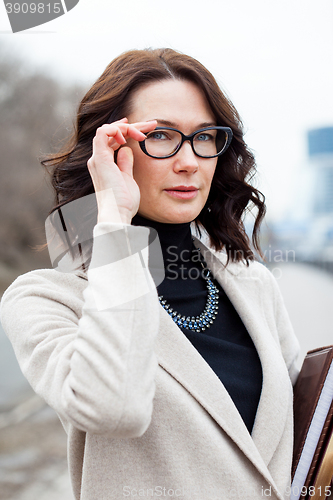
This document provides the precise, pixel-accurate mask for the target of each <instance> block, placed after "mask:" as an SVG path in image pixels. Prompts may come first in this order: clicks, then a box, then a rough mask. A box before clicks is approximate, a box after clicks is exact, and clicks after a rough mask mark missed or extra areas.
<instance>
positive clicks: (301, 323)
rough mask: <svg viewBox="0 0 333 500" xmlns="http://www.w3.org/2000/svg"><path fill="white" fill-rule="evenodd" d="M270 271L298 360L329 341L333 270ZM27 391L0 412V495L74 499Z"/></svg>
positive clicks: (43, 416) (61, 448)
mask: <svg viewBox="0 0 333 500" xmlns="http://www.w3.org/2000/svg"><path fill="white" fill-rule="evenodd" d="M273 273H274V275H275V276H276V277H277V279H278V282H279V285H280V288H281V290H282V293H283V296H284V298H285V302H286V306H287V308H288V311H289V314H290V317H291V319H292V322H293V325H294V328H295V331H296V333H297V335H298V337H299V340H300V343H301V347H302V353H301V356H300V360H299V364H300V363H301V360H302V358H303V357H304V354H305V353H306V351H307V350H309V349H311V348H314V347H318V346H321V345H328V344H333V301H332V299H333V275H328V274H325V273H324V272H321V271H318V270H317V269H315V268H311V267H307V266H303V265H295V264H290V265H284V266H282V267H281V266H279V268H278V267H276V268H275V269H273ZM3 345H5V344H3ZM3 353H4V351H3ZM3 366H4V365H3ZM9 369H10V370H13V372H11V375H10V377H11V376H14V374H15V377H16V378H15V383H14V384H13V391H17V390H21V388H20V384H19V379H20V376H21V375H20V373H19V371H17V367H13V366H11V367H10V368H8V370H9ZM2 376H5V374H2ZM10 377H9V376H8V375H7V377H6V380H7V381H8V379H9V378H10ZM22 383H23V386H24V382H22ZM0 389H1V386H0ZM26 395H27V396H30V399H29V401H28V402H27V403H24V404H23V405H21V406H20V407H19V408H18V409H16V410H14V411H12V412H10V413H8V412H7V413H2V414H1V413H0V500H73V495H72V493H71V487H70V484H69V478H68V473H67V466H66V436H65V433H64V431H63V429H62V427H61V424H60V422H59V421H58V419H57V417H56V416H55V414H54V413H53V411H52V410H51V409H49V408H46V407H45V405H44V404H43V403H42V402H41V401H40V400H39V399H38V398H37V397H35V398H32V399H31V392H29V391H28V392H27V393H26ZM0 402H1V397H0ZM4 403H5V402H4ZM110 500H111V499H110Z"/></svg>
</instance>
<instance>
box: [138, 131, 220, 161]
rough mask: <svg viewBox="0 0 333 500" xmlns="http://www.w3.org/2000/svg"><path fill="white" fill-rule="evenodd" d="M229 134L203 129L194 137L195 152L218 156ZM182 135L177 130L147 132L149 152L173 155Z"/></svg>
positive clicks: (146, 141)
mask: <svg viewBox="0 0 333 500" xmlns="http://www.w3.org/2000/svg"><path fill="white" fill-rule="evenodd" d="M227 139H228V136H227V133H226V132H225V131H224V130H219V129H207V130H201V131H200V132H198V133H197V134H196V135H195V136H194V137H193V149H194V152H195V153H196V154H198V155H200V156H206V157H211V156H216V155H217V154H218V153H220V152H221V151H222V150H223V148H224V147H225V145H226V142H227ZM181 140H182V136H181V134H180V133H179V132H177V131H175V130H153V131H152V132H150V133H149V134H147V139H146V140H145V146H146V150H147V153H148V154H150V155H152V156H155V157H159V156H169V155H172V153H174V152H175V151H176V150H177V149H178V148H179V145H180V143H181Z"/></svg>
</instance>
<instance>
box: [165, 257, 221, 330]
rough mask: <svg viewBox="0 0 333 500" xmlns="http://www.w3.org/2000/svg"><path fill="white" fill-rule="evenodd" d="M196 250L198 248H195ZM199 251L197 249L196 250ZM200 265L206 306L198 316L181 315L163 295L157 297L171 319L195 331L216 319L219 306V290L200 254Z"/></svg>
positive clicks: (208, 326)
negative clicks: (204, 287) (204, 282)
mask: <svg viewBox="0 0 333 500" xmlns="http://www.w3.org/2000/svg"><path fill="white" fill-rule="evenodd" d="M197 250H198V249H197ZM198 253H199V250H198ZM200 262H201V266H202V267H203V269H204V272H203V278H204V280H205V281H206V286H207V293H208V296H207V301H206V306H205V308H204V310H203V312H202V313H201V314H199V316H192V317H189V316H182V315H181V314H180V313H178V312H177V311H175V310H174V309H173V308H172V307H171V306H170V304H168V302H167V300H166V299H164V298H163V295H160V296H159V297H158V300H159V301H160V304H161V306H162V307H163V309H165V310H166V312H167V313H168V314H169V316H171V318H172V319H173V321H174V322H175V323H176V324H177V325H178V326H180V327H182V328H185V329H186V330H191V331H195V332H198V333H200V332H204V331H205V330H206V329H207V328H210V326H211V325H212V324H213V323H214V320H215V319H216V315H217V313H218V307H219V305H218V304H219V290H218V288H217V287H216V285H215V284H214V283H213V282H212V280H211V278H210V270H209V269H208V268H207V264H206V262H205V261H204V260H203V258H202V256H201V260H200Z"/></svg>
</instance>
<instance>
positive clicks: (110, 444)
mask: <svg viewBox="0 0 333 500" xmlns="http://www.w3.org/2000/svg"><path fill="white" fill-rule="evenodd" d="M115 229H119V227H117V226H113V225H108V224H99V225H98V226H96V227H95V240H94V241H95V243H94V252H93V258H92V265H91V268H90V270H89V271H88V281H89V286H87V285H88V281H87V276H86V275H85V274H84V273H77V274H64V273H60V272H57V271H55V270H38V271H33V272H31V273H28V274H26V275H24V276H21V277H20V278H18V279H17V280H16V281H15V282H14V283H13V284H12V285H11V287H10V288H9V289H8V290H7V291H6V293H5V295H4V297H3V300H2V304H1V306H2V308H1V314H2V316H1V320H2V323H3V327H4V329H5V331H6V332H7V334H8V336H9V338H10V339H11V341H12V343H13V346H14V349H15V352H16V355H17V358H18V360H19V362H20V365H21V368H22V371H23V373H24V374H25V375H26V377H27V378H28V380H29V381H30V383H31V385H32V387H33V388H34V390H35V391H36V392H37V393H38V394H40V395H41V396H42V397H43V398H45V400H46V401H47V402H48V404H49V405H50V406H52V407H53V408H54V409H55V410H56V412H57V413H58V415H59V417H60V418H61V420H62V422H63V424H64V426H65V429H66V431H67V433H68V440H69V448H68V453H69V468H70V474H71V479H72V484H73V488H74V492H75V498H76V499H81V500H110V499H116V500H119V499H121V498H125V497H129V498H133V497H134V498H135V497H143V498H155V497H162V498H170V497H175V498H177V497H178V498H185V499H187V500H189V499H198V500H214V499H216V500H226V499H233V498H236V499H242V500H247V499H258V498H265V497H268V498H271V499H277V498H278V499H280V500H282V499H285V498H288V497H289V495H288V487H289V486H290V466H291V456H292V433H293V430H292V384H291V381H292V382H294V381H295V379H296V377H297V372H296V369H295V365H294V362H295V357H296V355H297V353H298V343H297V341H296V339H295V337H294V334H293V332H292V328H291V325H290V322H289V319H288V316H287V313H286V311H285V307H284V305H283V301H282V298H281V296H280V292H279V290H278V287H277V285H276V282H275V280H274V278H273V276H272V275H271V273H270V272H269V271H268V270H267V269H266V268H265V267H264V266H262V265H261V264H259V263H251V264H250V266H249V267H247V266H246V265H245V264H242V263H237V264H236V263H232V264H229V265H228V266H225V265H224V264H225V260H226V259H225V254H224V253H222V252H221V253H214V252H211V251H210V250H208V249H207V248H206V247H205V246H204V245H203V244H202V243H200V242H199V241H196V245H197V246H200V248H201V250H202V252H203V253H204V257H205V260H206V262H207V264H208V266H209V268H210V269H211V270H212V272H213V274H214V275H215V277H216V279H217V280H218V281H219V282H220V284H221V286H222V287H223V288H224V290H225V292H226V293H227V295H228V296H229V298H230V300H231V302H232V303H233V304H234V306H235V308H236V310H237V311H238V313H239V315H240V317H241V318H242V320H243V322H244V324H245V326H246V328H247V330H248V332H249V334H250V335H251V337H252V340H253V342H254V344H255V346H256V348H257V351H258V354H259V357H260V360H261V364H262V370H263V388H262V394H261V399H260V402H259V407H258V411H257V415H256V419H255V423H254V428H253V432H252V436H251V435H250V434H249V433H248V430H247V428H246V426H245V425H244V423H243V420H242V418H241V417H240V415H239V413H238V411H237V409H236V407H235V406H234V404H233V402H232V400H231V399H230V397H229V395H228V393H227V391H226V389H225V388H224V386H223V385H222V383H221V382H220V380H219V379H218V377H217V376H216V375H215V373H214V372H213V370H212V369H211V368H210V367H209V366H208V364H207V363H206V362H205V361H204V359H203V358H202V357H201V355H200V354H199V353H198V352H197V351H196V349H195V348H194V347H193V346H192V344H191V343H190V342H189V340H188V339H187V338H186V336H185V335H184V334H183V333H182V332H181V330H180V329H179V328H178V327H177V326H176V325H175V324H174V322H173V321H172V320H171V318H170V317H169V316H168V314H167V313H166V312H165V311H164V309H163V308H162V307H161V306H160V304H159V303H158V299H157V294H156V289H155V288H154V286H151V279H150V278H149V276H148V278H147V271H146V269H145V268H144V267H143V266H142V264H141V262H142V261H140V258H139V257H138V254H136V255H134V256H133V257H130V256H129V254H128V249H127V250H126V251H125V250H124V248H123V247H124V245H120V243H119V240H118V239H117V238H118V236H117V235H119V233H120V232H119V231H115ZM135 231H137V236H138V237H140V238H144V239H147V238H148V230H147V229H146V228H142V227H137V228H136V229H135ZM102 234H103V235H104V240H103V241H102V240H98V238H96V236H97V235H102ZM122 241H123V240H122ZM147 241H148V240H147ZM99 245H103V249H101V248H98V246H99ZM105 248H107V249H108V252H113V249H115V250H114V251H115V252H117V255H118V257H117V258H119V255H122V253H123V255H122V257H123V260H118V261H117V262H116V263H111V264H106V265H104V266H102V267H99V262H98V261H99V259H101V253H103V251H104V250H105ZM104 256H105V255H104ZM103 263H104V264H105V261H104V262H103ZM129 290H130V292H129ZM131 293H132V294H133V295H132V297H131V296H130V295H129V294H131ZM135 297H137V298H135ZM110 301H114V302H112V303H111V302H110ZM236 362H237V360H235V363H236ZM288 372H289V373H288Z"/></svg>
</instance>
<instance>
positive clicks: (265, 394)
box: [196, 240, 292, 465]
mask: <svg viewBox="0 0 333 500" xmlns="http://www.w3.org/2000/svg"><path fill="white" fill-rule="evenodd" d="M196 245H197V246H198V247H200V249H201V251H202V253H203V254H204V258H205V260H206V262H207V264H208V267H209V268H210V269H211V270H212V272H213V274H214V276H215V278H216V279H217V281H219V283H220V285H221V286H222V287H223V289H224V291H225V292H226V294H227V295H228V297H229V299H230V301H231V302H232V304H233V306H234V307H235V309H236V311H237V312H238V314H239V316H240V318H241V319H242V321H243V323H244V325H245V327H246V329H247V331H248V332H249V335H250V336H251V338H252V341H253V343H254V345H255V347H256V349H257V352H258V355H259V359H260V362H261V366H262V373H263V386H262V392H261V397H260V401H259V405H258V410H257V414H256V418H255V422H254V427H253V430H252V440H253V442H254V443H255V445H256V447H257V449H258V451H259V453H260V455H261V457H262V458H263V460H264V462H265V464H266V465H268V464H269V462H270V460H271V459H272V456H273V455H274V452H275V450H276V448H277V446H278V444H279V442H280V440H281V437H282V434H283V432H284V428H285V423H286V419H287V415H288V408H289V404H288V402H290V401H289V398H291V397H292V387H291V382H290V378H289V374H288V370H287V367H286V365H285V362H284V360H283V358H282V355H281V349H280V346H279V345H278V343H277V342H276V340H275V339H274V338H273V336H272V334H271V331H270V328H269V326H268V324H267V320H266V315H265V310H264V305H263V304H262V301H261V298H262V293H263V290H262V287H263V285H262V283H261V278H260V276H259V275H256V274H257V273H249V272H248V269H249V268H247V267H246V266H245V265H244V264H242V263H230V264H228V266H226V265H225V264H226V255H225V254H223V253H222V254H221V253H219V254H218V256H216V255H214V253H213V252H211V250H209V249H208V248H207V247H206V246H205V245H203V244H202V243H201V242H200V241H199V240H196Z"/></svg>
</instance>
